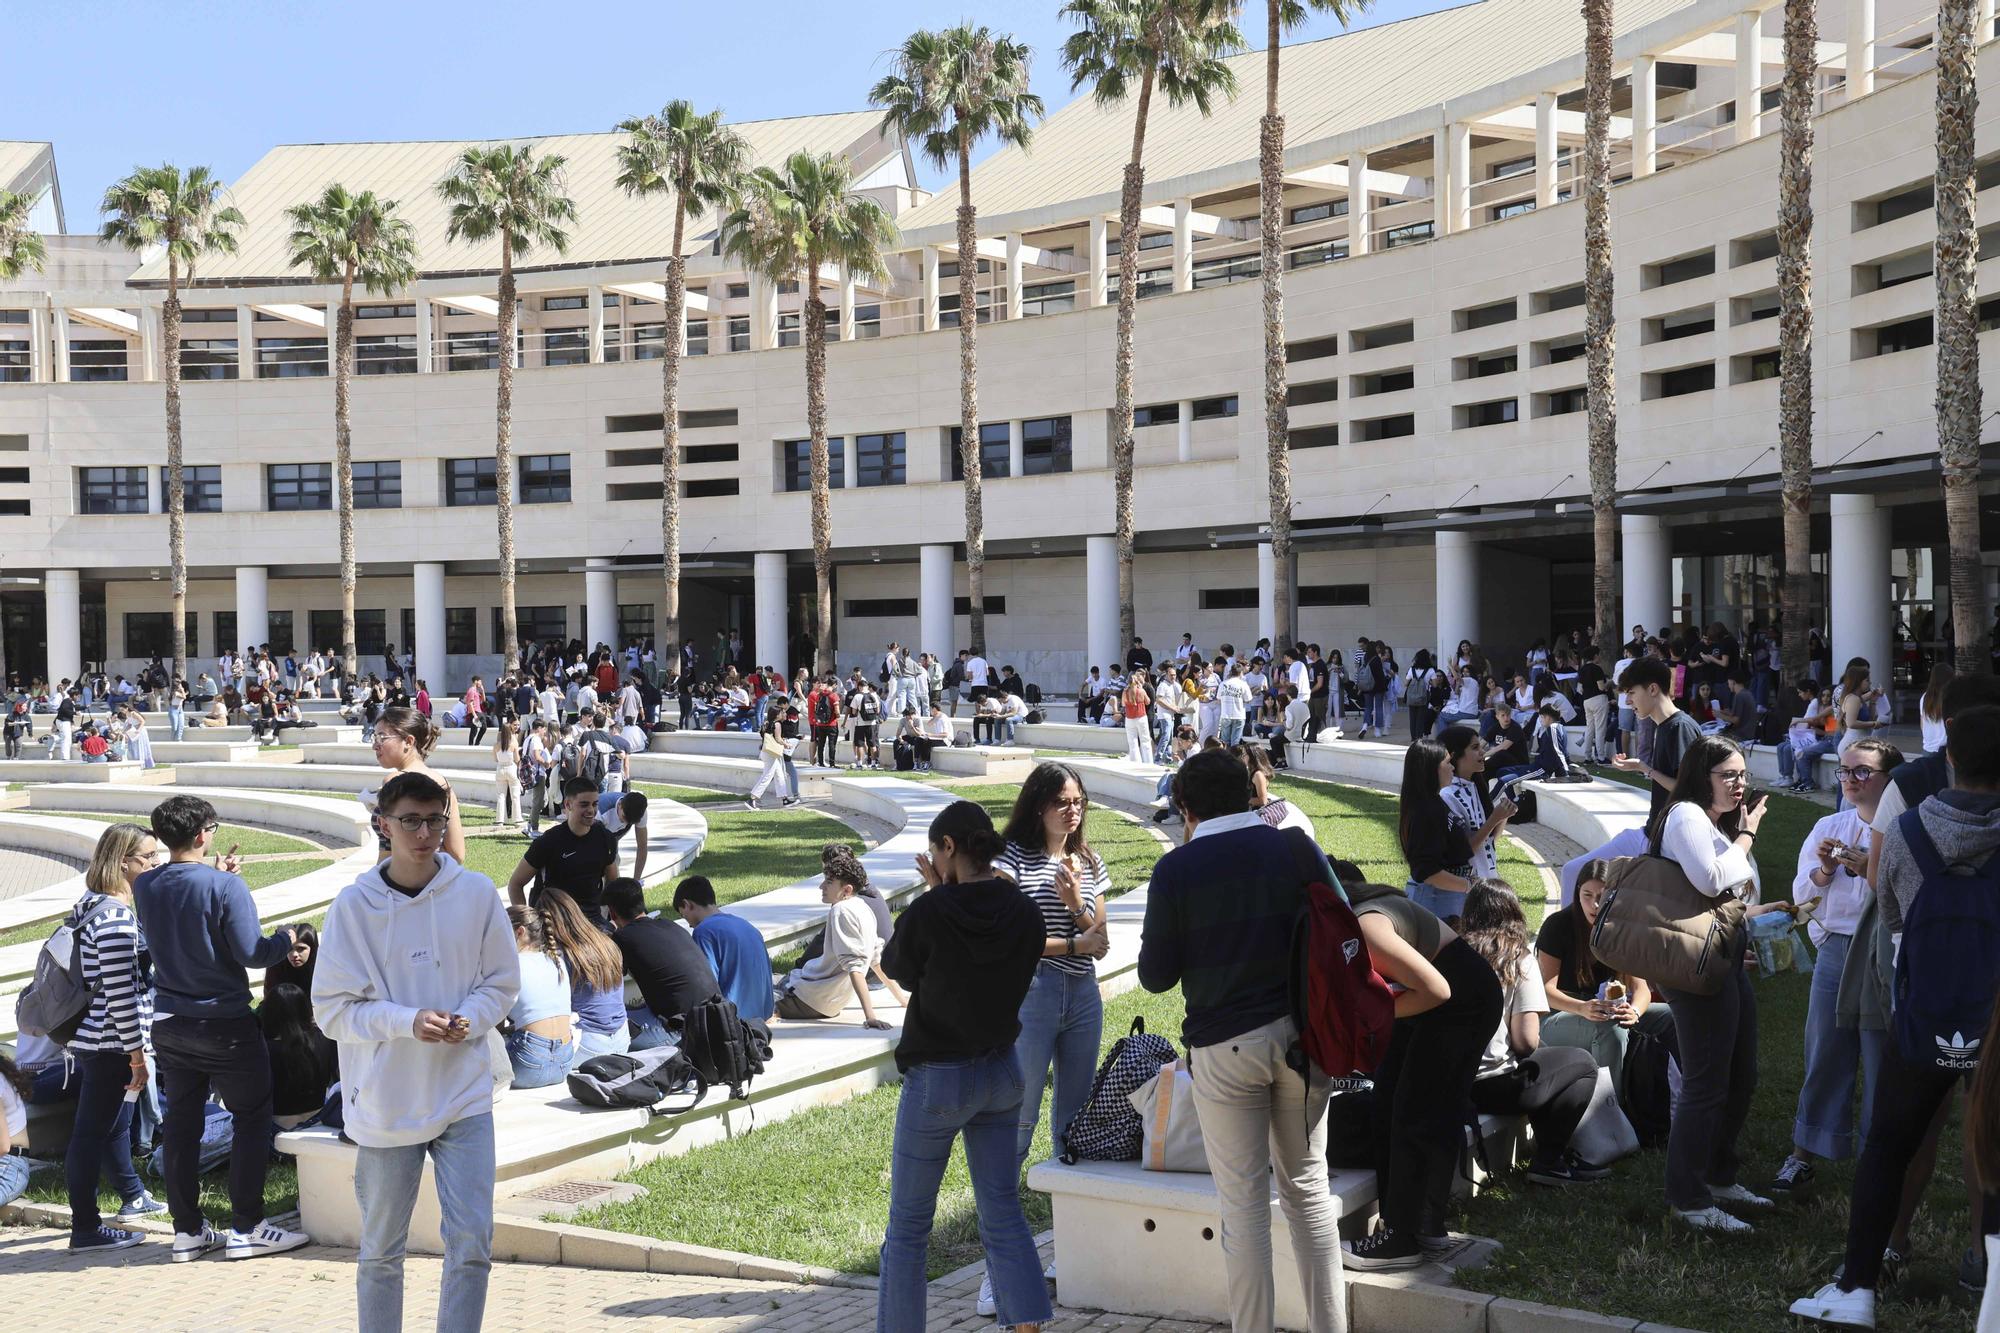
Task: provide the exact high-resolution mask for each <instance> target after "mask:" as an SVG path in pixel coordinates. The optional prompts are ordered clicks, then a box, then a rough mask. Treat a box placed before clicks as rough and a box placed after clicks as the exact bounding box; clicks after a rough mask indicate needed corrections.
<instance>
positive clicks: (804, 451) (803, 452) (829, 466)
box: [778, 435, 847, 491]
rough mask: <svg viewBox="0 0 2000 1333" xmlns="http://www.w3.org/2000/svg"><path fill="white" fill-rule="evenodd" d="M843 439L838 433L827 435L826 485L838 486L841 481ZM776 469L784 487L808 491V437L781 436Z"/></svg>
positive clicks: (835, 487) (844, 452)
mask: <svg viewBox="0 0 2000 1333" xmlns="http://www.w3.org/2000/svg"><path fill="white" fill-rule="evenodd" d="M846 452H847V442H846V440H844V439H843V438H842V437H840V436H838V435H833V436H829V437H828V438H827V442H826V473H827V483H826V484H827V489H829V490H835V491H837V490H839V489H840V488H841V486H842V485H843V484H844V482H843V481H842V474H843V473H844V472H845V471H846V460H845V454H846ZM778 471H779V475H780V477H781V478H782V480H783V481H784V484H785V489H786V490H787V491H810V490H811V489H812V441H811V440H783V441H780V442H779V444H778Z"/></svg>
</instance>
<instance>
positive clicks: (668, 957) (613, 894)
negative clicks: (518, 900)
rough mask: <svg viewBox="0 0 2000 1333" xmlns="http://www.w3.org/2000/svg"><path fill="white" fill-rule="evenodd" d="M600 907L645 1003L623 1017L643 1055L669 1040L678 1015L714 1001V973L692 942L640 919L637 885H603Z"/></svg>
mask: <svg viewBox="0 0 2000 1333" xmlns="http://www.w3.org/2000/svg"><path fill="white" fill-rule="evenodd" d="M604 907H605V910H606V911H607V912H608V913H610V916H611V924H612V925H613V926H614V927H616V929H615V930H614V931H613V932H612V935H611V940H612V942H613V943H614V944H616V945H617V946H618V952H619V953H620V954H621V955H623V957H624V960H625V972H626V975H628V976H630V977H631V978H632V981H633V984H634V985H636V986H638V988H639V994H640V995H641V996H643V997H644V998H645V1001H646V1003H645V1005H644V1006H643V1007H641V1008H636V1009H635V1008H629V1007H628V1008H627V1009H626V1011H625V1013H626V1019H627V1021H628V1022H629V1023H630V1024H631V1026H632V1041H631V1049H632V1050H635V1051H643V1050H648V1049H650V1048H652V1047H654V1046H659V1045H661V1044H663V1043H665V1042H666V1041H668V1040H669V1037H668V1035H667V1034H668V1031H669V1028H670V1027H671V1025H672V1024H673V1023H674V1021H675V1020H676V1019H678V1018H680V1016H681V1015H682V1014H685V1013H686V1012H687V1011H688V1010H690V1009H692V1008H694V1007H695V1006H696V1005H698V1004H703V1003H705V1002H707V1001H709V1000H712V999H714V998H715V997H716V995H717V994H718V993H719V991H720V987H718V986H717V985H716V983H715V969H714V968H711V967H710V966H709V965H708V959H707V957H706V956H704V955H703V953H702V951H701V946H700V945H698V944H696V943H695V942H694V937H693V936H691V935H689V934H688V933H687V932H686V931H685V930H682V929H681V928H680V927H679V926H676V925H670V924H669V923H667V922H665V921H661V920H659V919H658V918H657V917H651V916H648V915H646V890H645V888H644V886H643V885H641V884H640V883H639V881H638V880H636V879H632V878H630V877H622V878H619V879H614V880H612V881H611V882H610V883H609V884H607V885H605V886H604Z"/></svg>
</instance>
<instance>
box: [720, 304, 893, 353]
mask: <svg viewBox="0 0 2000 1333" xmlns="http://www.w3.org/2000/svg"><path fill="white" fill-rule="evenodd" d="M876 310H877V312H878V313H877V315H876V320H875V327H876V332H877V333H878V334H879V333H880V332H881V315H880V313H879V312H880V310H881V307H880V306H877V307H876ZM729 350H730V351H732V352H747V351H749V350H750V316H748V315H731V316H730V317H729Z"/></svg>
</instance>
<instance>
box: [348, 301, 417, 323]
mask: <svg viewBox="0 0 2000 1333" xmlns="http://www.w3.org/2000/svg"><path fill="white" fill-rule="evenodd" d="M354 317H355V318H356V319H415V318H416V317H417V303H416V302H415V301H399V302H396V303H395V304H392V305H358V306H356V307H354Z"/></svg>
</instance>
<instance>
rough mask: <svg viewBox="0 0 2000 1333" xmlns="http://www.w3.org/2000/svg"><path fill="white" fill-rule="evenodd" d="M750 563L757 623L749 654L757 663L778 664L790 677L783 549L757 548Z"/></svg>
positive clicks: (790, 647) (754, 613) (789, 643)
mask: <svg viewBox="0 0 2000 1333" xmlns="http://www.w3.org/2000/svg"><path fill="white" fill-rule="evenodd" d="M752 565H753V570H752V590H751V600H752V602H753V604H754V610H753V612H752V615H753V618H754V624H755V627H756V630H755V633H756V637H755V638H754V639H753V641H752V642H751V645H750V647H751V650H752V656H754V657H755V658H756V659H757V661H758V662H759V663H762V664H764V665H767V666H775V667H777V668H778V670H779V672H780V673H782V674H784V675H785V678H786V679H788V680H789V679H790V678H791V665H792V664H791V652H792V645H791V636H790V635H789V634H788V633H787V632H786V626H787V623H788V621H787V616H786V613H785V607H786V599H787V598H788V597H789V596H790V593H789V592H788V591H787V583H786V577H785V553H784V552H783V551H759V552H757V555H756V558H755V559H754V560H753V562H752Z"/></svg>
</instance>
